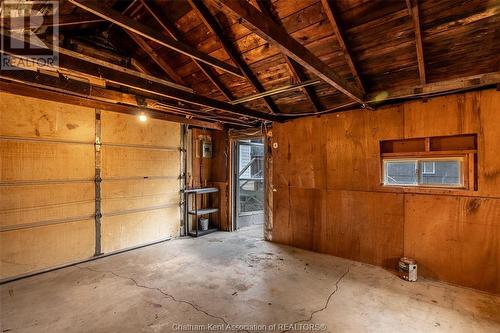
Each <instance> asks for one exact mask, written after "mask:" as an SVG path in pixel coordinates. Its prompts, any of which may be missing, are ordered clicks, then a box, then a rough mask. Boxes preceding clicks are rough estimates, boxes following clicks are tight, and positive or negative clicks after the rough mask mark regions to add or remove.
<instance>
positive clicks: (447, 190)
mask: <svg viewBox="0 0 500 333" xmlns="http://www.w3.org/2000/svg"><path fill="white" fill-rule="evenodd" d="M379 190H380V191H384V192H393V193H415V194H436V195H473V194H474V193H475V192H476V191H474V190H471V189H469V188H467V187H453V188H452V187H441V186H400V185H384V184H379Z"/></svg>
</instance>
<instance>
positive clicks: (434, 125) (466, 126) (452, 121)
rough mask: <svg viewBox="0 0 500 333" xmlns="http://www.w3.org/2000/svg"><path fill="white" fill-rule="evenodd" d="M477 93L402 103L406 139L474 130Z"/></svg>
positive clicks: (476, 117)
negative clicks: (423, 101)
mask: <svg viewBox="0 0 500 333" xmlns="http://www.w3.org/2000/svg"><path fill="white" fill-rule="evenodd" d="M478 96H479V93H476V92H473V93H469V94H460V95H448V96H443V97H439V98H433V99H429V100H428V101H427V102H425V103H422V102H421V101H415V102H408V103H405V104H404V105H403V108H404V134H405V138H419V137H420V138H421V137H426V136H445V135H456V134H464V133H477V132H478V130H479V127H478V125H479V123H478V116H479V114H478V112H477V111H478V110H477V106H478V103H477V99H478Z"/></svg>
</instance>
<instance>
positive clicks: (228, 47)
mask: <svg viewBox="0 0 500 333" xmlns="http://www.w3.org/2000/svg"><path fill="white" fill-rule="evenodd" d="M188 1H189V3H190V4H191V7H192V8H193V9H194V10H195V11H196V13H198V15H199V16H200V18H201V20H202V21H203V22H204V23H205V25H206V26H207V27H208V29H210V31H212V33H213V34H214V35H215V36H216V37H217V38H218V39H219V41H220V42H221V44H222V47H223V48H224V50H225V51H226V53H227V54H228V55H229V57H230V58H231V60H232V61H233V62H234V63H235V64H236V66H238V68H239V69H240V70H241V72H242V73H243V75H244V76H245V77H246V78H247V79H248V81H249V82H250V84H251V85H252V86H253V87H254V88H255V90H257V92H258V93H261V92H264V91H265V89H264V86H262V84H261V83H260V82H259V80H258V79H257V77H256V76H255V74H254V73H253V72H252V70H251V69H250V67H249V66H248V65H247V64H246V63H245V61H244V60H243V57H242V56H241V55H240V54H239V53H238V51H237V50H236V48H235V47H234V45H233V44H232V43H230V42H229V41H228V40H227V39H226V37H225V34H224V31H223V30H222V27H221V26H220V25H219V23H218V22H217V21H216V20H215V18H214V17H213V16H212V14H211V13H210V11H209V10H208V8H207V7H206V6H205V4H204V3H203V1H200V0H188ZM263 99H264V102H265V103H266V106H267V108H268V109H269V111H270V112H271V113H279V109H278V106H277V105H276V104H275V103H274V101H273V100H272V98H270V97H264V98H263Z"/></svg>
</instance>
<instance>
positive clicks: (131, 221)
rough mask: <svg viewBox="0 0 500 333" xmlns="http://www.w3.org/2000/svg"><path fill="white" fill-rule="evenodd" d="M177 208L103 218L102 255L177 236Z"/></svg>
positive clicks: (178, 225)
mask: <svg viewBox="0 0 500 333" xmlns="http://www.w3.org/2000/svg"><path fill="white" fill-rule="evenodd" d="M179 221H180V211H179V207H178V206H173V207H168V208H162V209H156V210H149V211H143V212H135V213H130V214H122V215H115V216H103V218H102V237H101V241H102V247H103V252H104V253H106V252H111V251H116V250H119V249H124V248H128V247H131V246H137V245H141V244H145V243H149V242H154V241H156V240H162V239H165V238H168V237H174V236H176V235H177V234H178V230H179V227H180V222H179Z"/></svg>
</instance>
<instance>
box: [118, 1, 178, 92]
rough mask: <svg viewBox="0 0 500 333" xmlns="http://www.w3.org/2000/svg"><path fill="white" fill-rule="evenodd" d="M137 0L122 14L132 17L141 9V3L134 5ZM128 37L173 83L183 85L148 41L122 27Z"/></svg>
mask: <svg viewBox="0 0 500 333" xmlns="http://www.w3.org/2000/svg"><path fill="white" fill-rule="evenodd" d="M136 3H137V1H133V2H132V3H131V4H130V5H129V6H128V7H127V8H126V9H125V10H124V11H123V13H122V14H123V15H128V16H131V17H133V16H134V15H135V14H136V13H137V12H138V11H139V10H140V9H141V7H142V6H141V4H139V5H138V6H135V9H134V10H132V9H133V8H134V5H136ZM123 30H124V31H125V32H126V33H127V34H128V35H129V37H130V38H131V39H132V40H133V41H134V42H135V43H136V44H137V45H138V46H139V47H140V48H141V49H142V50H143V51H144V52H145V53H146V54H147V55H148V56H149V58H150V59H151V60H152V61H153V62H155V63H156V64H157V65H158V67H160V68H161V70H162V71H163V72H164V73H165V74H166V75H167V76H168V77H169V79H171V80H172V81H174V82H175V83H178V84H182V85H185V84H186V83H185V82H184V80H183V79H182V78H181V77H180V76H179V75H178V74H177V73H176V72H175V70H174V69H173V68H172V66H170V65H169V64H168V63H167V62H166V61H165V60H164V59H163V58H162V57H161V56H160V55H159V54H158V53H157V52H156V51H155V50H154V49H153V48H152V47H151V46H150V45H149V44H148V42H147V41H146V40H145V39H144V38H142V37H141V36H139V35H137V34H135V33H133V32H131V31H129V30H127V29H123Z"/></svg>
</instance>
